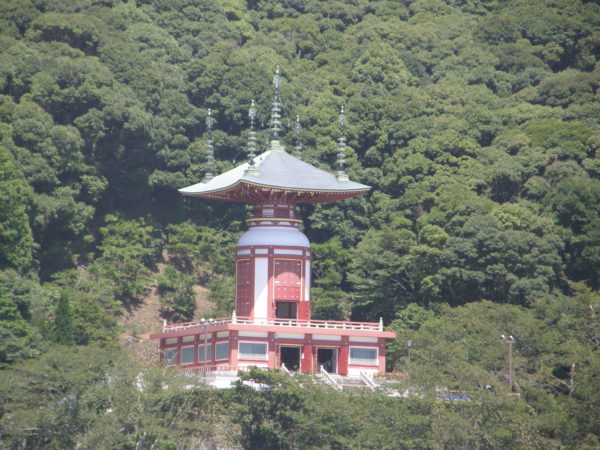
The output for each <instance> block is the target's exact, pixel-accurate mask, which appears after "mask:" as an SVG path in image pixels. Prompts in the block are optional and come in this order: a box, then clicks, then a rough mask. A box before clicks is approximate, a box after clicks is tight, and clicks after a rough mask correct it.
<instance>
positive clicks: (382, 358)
mask: <svg viewBox="0 0 600 450" xmlns="http://www.w3.org/2000/svg"><path fill="white" fill-rule="evenodd" d="M379 373H385V338H379Z"/></svg>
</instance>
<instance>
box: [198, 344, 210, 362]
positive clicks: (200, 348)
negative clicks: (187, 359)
mask: <svg viewBox="0 0 600 450" xmlns="http://www.w3.org/2000/svg"><path fill="white" fill-rule="evenodd" d="M204 347H205V346H204V344H202V345H199V346H198V361H204ZM211 347H212V345H211V344H208V345H206V353H207V356H208V358H206V359H207V361H210V358H211V356H212V350H211Z"/></svg>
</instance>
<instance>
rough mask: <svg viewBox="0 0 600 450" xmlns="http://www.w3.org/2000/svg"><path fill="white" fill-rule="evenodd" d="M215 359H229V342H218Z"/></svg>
mask: <svg viewBox="0 0 600 450" xmlns="http://www.w3.org/2000/svg"><path fill="white" fill-rule="evenodd" d="M215 359H229V342H217V345H216V349H215Z"/></svg>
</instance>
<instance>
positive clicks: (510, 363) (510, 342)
mask: <svg viewBox="0 0 600 450" xmlns="http://www.w3.org/2000/svg"><path fill="white" fill-rule="evenodd" d="M500 338H501V339H502V341H503V342H506V343H507V344H508V387H509V388H510V391H511V392H512V389H513V383H512V379H513V361H512V347H513V344H514V343H515V342H517V341H516V339H515V338H514V337H512V336H508V338H507V337H506V336H505V335H502V336H500Z"/></svg>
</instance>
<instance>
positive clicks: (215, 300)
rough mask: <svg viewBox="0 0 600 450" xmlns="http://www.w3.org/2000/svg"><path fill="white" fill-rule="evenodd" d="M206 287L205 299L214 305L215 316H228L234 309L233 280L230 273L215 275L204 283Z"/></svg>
mask: <svg viewBox="0 0 600 450" xmlns="http://www.w3.org/2000/svg"><path fill="white" fill-rule="evenodd" d="M206 287H207V288H208V295H207V300H208V301H210V302H211V303H212V304H213V305H214V310H213V311H212V313H213V315H215V316H221V317H223V316H225V317H227V316H230V315H231V312H232V311H233V310H234V309H235V303H234V295H235V290H234V289H235V280H234V278H233V277H232V276H230V275H216V276H213V277H211V279H210V280H209V281H208V283H206Z"/></svg>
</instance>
